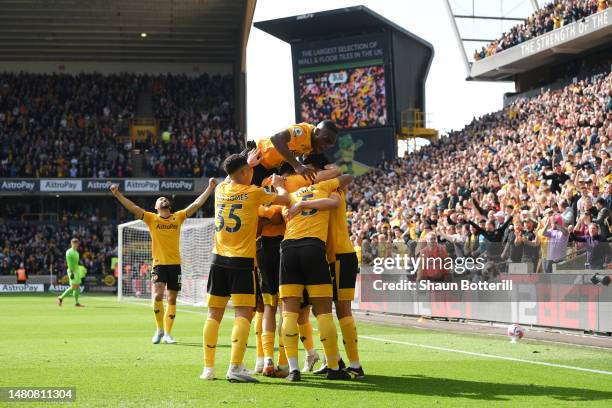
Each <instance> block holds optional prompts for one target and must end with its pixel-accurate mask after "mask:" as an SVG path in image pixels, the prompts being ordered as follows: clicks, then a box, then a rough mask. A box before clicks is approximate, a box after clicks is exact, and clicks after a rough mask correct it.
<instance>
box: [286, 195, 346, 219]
mask: <svg viewBox="0 0 612 408" xmlns="http://www.w3.org/2000/svg"><path fill="white" fill-rule="evenodd" d="M339 205H340V197H339V196H338V194H332V195H330V196H329V197H328V198H317V199H316V200H308V201H298V202H297V203H295V204H293V205H292V206H291V208H289V212H288V213H287V218H288V219H291V218H293V216H295V214H297V213H298V212H299V211H301V210H302V209H303V208H310V209H313V210H333V209H335V208H338V206H339Z"/></svg>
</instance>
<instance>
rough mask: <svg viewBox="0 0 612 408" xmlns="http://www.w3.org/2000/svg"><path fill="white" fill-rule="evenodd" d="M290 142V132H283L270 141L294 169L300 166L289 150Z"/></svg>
mask: <svg viewBox="0 0 612 408" xmlns="http://www.w3.org/2000/svg"><path fill="white" fill-rule="evenodd" d="M289 140H291V134H290V133H289V131H288V130H283V131H282V132H279V133H277V134H275V135H274V136H272V137H271V138H270V141H271V142H272V144H273V145H274V148H275V149H276V150H277V151H278V152H279V153H280V155H281V156H283V158H284V159H285V160H286V161H287V163H289V164H290V165H291V167H293V168H294V169H295V168H296V167H298V166H299V165H300V163H299V162H298V161H297V159H296V158H295V157H294V156H293V153H291V150H289V146H288V145H289Z"/></svg>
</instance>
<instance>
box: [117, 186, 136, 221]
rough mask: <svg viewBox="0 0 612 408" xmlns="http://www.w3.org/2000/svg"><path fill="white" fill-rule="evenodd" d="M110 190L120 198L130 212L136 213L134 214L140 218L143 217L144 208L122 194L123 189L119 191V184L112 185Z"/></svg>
mask: <svg viewBox="0 0 612 408" xmlns="http://www.w3.org/2000/svg"><path fill="white" fill-rule="evenodd" d="M110 191H111V193H113V195H114V196H115V198H116V199H117V200H119V202H120V203H121V205H123V206H124V207H125V208H126V209H127V210H128V211H129V212H131V213H132V214H134V216H135V217H136V218H138V219H139V220H140V219H142V216H143V214H144V210H143V209H142V208H140V207H139V206H137V205H136V204H134V203H133V202H132V200H130V199H128V198H126V197H125V196H124V195H123V194H121V191H119V186H117V185H116V184H113V185H111V186H110Z"/></svg>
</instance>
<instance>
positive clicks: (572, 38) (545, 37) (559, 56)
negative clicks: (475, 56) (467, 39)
mask: <svg viewBox="0 0 612 408" xmlns="http://www.w3.org/2000/svg"><path fill="white" fill-rule="evenodd" d="M611 44H612V8H607V9H606V10H604V11H601V12H599V13H597V14H593V15H590V16H588V17H585V18H583V19H582V20H580V21H577V22H574V23H570V24H567V25H564V26H562V27H560V28H557V29H555V30H553V31H550V32H548V33H546V34H542V35H540V36H537V37H534V38H532V39H530V40H528V41H526V42H524V43H521V44H518V45H515V46H514V47H512V48H509V49H507V50H504V51H502V52H500V53H498V54H495V55H492V56H490V57H487V58H484V59H482V60H479V61H474V62H473V63H472V65H471V68H470V73H469V77H468V79H473V80H484V81H500V80H501V81H504V80H512V79H513V78H514V76H515V75H517V74H522V73H525V72H529V71H532V70H533V69H535V68H537V67H541V66H545V65H548V64H551V63H561V62H563V61H565V60H568V59H573V58H576V56H578V55H580V54H581V53H585V52H587V51H592V50H595V49H599V48H608V47H610V46H611Z"/></svg>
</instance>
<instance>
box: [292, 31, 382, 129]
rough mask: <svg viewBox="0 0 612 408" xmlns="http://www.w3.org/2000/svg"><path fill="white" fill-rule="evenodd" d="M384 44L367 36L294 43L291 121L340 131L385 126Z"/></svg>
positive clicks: (372, 35)
mask: <svg viewBox="0 0 612 408" xmlns="http://www.w3.org/2000/svg"><path fill="white" fill-rule="evenodd" d="M387 45H388V39H387V37H386V35H384V34H369V35H364V36H355V37H348V38H339V39H333V40H327V41H317V42H310V43H302V44H295V45H294V46H292V53H293V58H294V73H295V76H294V80H295V83H294V84H295V96H296V118H297V120H299V121H303V122H309V123H316V122H318V121H321V120H324V119H331V120H333V121H335V122H336V123H337V124H338V126H340V127H341V128H344V129H355V128H369V127H380V126H387V125H389V123H390V122H391V120H392V118H389V114H388V110H387V107H388V100H387V96H388V95H387V90H386V80H387V78H386V76H389V80H390V73H388V72H386V71H387V70H386V65H385V64H386V61H387Z"/></svg>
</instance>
